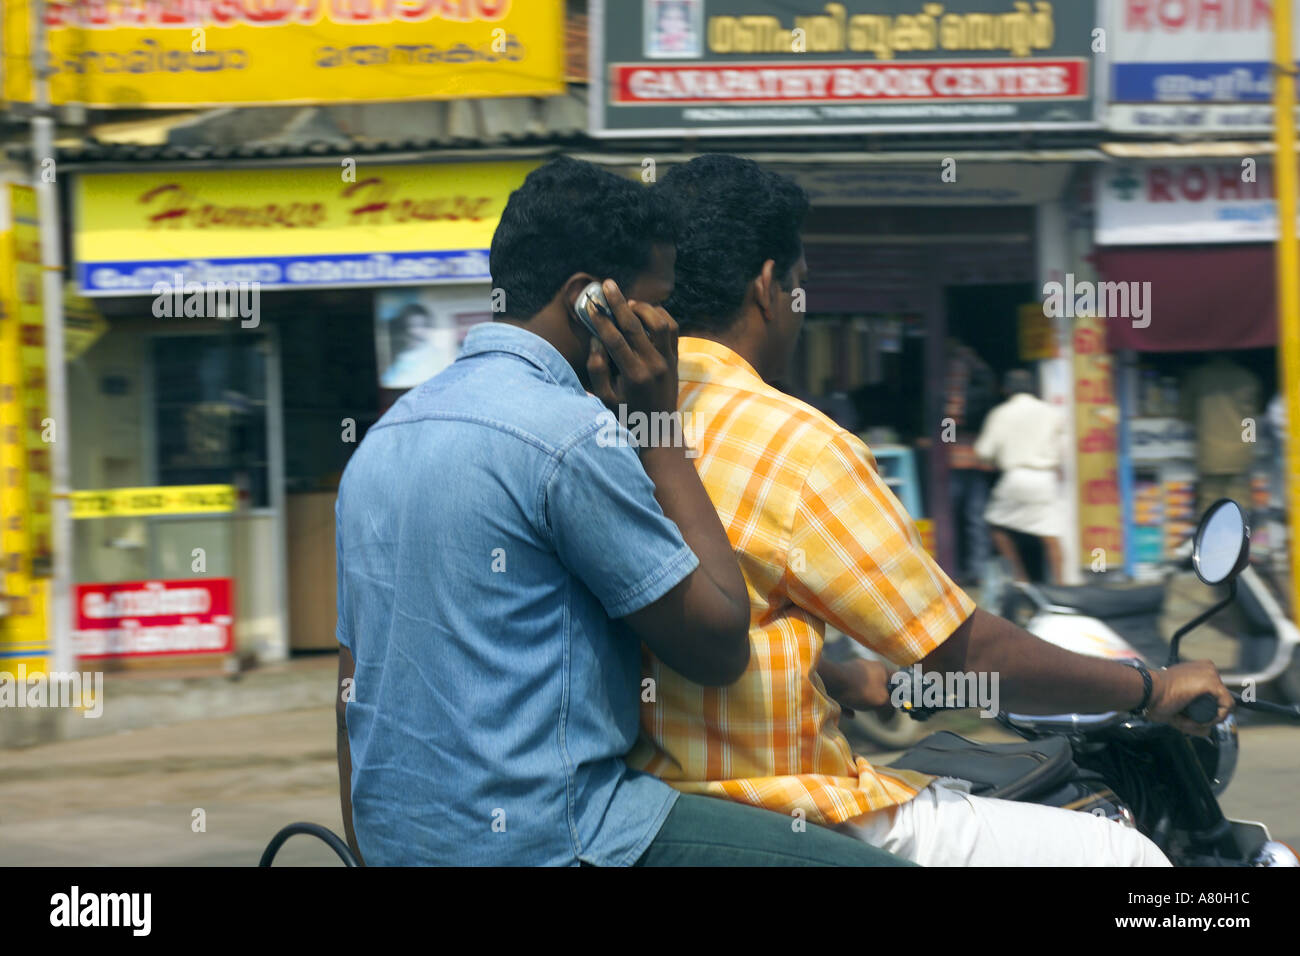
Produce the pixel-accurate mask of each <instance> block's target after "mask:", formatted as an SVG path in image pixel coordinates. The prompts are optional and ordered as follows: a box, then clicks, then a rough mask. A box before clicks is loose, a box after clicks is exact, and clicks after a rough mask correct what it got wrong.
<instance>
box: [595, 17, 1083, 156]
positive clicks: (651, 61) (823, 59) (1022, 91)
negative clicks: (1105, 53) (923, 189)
mask: <svg viewBox="0 0 1300 956" xmlns="http://www.w3.org/2000/svg"><path fill="white" fill-rule="evenodd" d="M590 10H591V29H590V44H591V49H590V57H589V59H590V69H591V84H590V89H591V93H590V98H589V102H590V110H591V119H590V123H589V126H590V129H591V131H592V133H593V134H594V135H596V136H641V135H656V134H659V135H665V134H666V135H689V134H692V133H699V132H709V133H713V134H716V135H741V136H743V135H759V136H767V135H782V134H784V135H796V134H800V133H808V132H821V133H849V132H857V131H862V132H866V131H873V132H880V131H905V130H906V131H912V130H923V131H939V132H949V131H952V130H995V129H1017V130H1022V129H1086V128H1093V127H1095V126H1097V125H1098V122H1097V118H1096V116H1095V115H1094V84H1095V77H1094V69H1093V63H1094V61H1095V54H1094V53H1093V50H1092V44H1093V31H1094V30H1095V29H1096V28H1097V20H1096V7H1095V4H1094V3H1093V2H1092V0H1073V2H1070V3H1048V2H1040V0H1036V2H1033V3H1030V2H1025V0H1018V2H1017V0H947V2H945V3H942V4H940V3H929V2H926V0H844V2H842V3H826V2H825V0H591V6H590Z"/></svg>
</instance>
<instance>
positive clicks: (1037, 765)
mask: <svg viewBox="0 0 1300 956" xmlns="http://www.w3.org/2000/svg"><path fill="white" fill-rule="evenodd" d="M889 766H891V767H897V768H898V769H900V770H916V771H919V772H921V773H928V774H931V775H933V776H936V777H956V778H957V779H958V780H969V781H970V783H971V793H973V794H975V795H976V796H980V797H998V798H1000V799H1003V800H1029V799H1032V798H1033V797H1034V795H1035V794H1038V793H1043V792H1044V791H1046V790H1048V789H1050V788H1051V787H1055V786H1058V785H1060V784H1061V783H1062V782H1063V781H1065V780H1067V779H1069V778H1070V777H1071V776H1072V775H1073V774H1074V773H1076V772H1077V770H1078V768H1077V767H1076V766H1075V763H1074V751H1073V749H1072V748H1071V746H1070V741H1069V740H1067V739H1066V738H1065V737H1043V738H1041V739H1039V740H1025V741H1016V742H1014V743H1007V744H990V743H984V742H982V741H976V740H968V739H967V738H965V737H962V736H959V735H958V734H954V733H952V732H951V731H948V730H941V731H939V732H938V733H935V734H931V735H930V736H928V737H926V738H925V739H924V740H922V741H921V742H920V743H918V744H917V745H916V746H915V747H913V748H912V749H911V750H909V751H907V753H905V754H903V755H902V756H901V757H899V758H898V759H897V760H895V761H894V762H893V763H891V764H889Z"/></svg>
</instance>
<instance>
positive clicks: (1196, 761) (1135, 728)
mask: <svg viewBox="0 0 1300 956" xmlns="http://www.w3.org/2000/svg"><path fill="white" fill-rule="evenodd" d="M1249 557H1250V532H1249V528H1248V527H1247V525H1246V520H1245V514H1244V512H1243V511H1242V510H1241V508H1240V507H1239V506H1238V505H1237V503H1236V502H1234V501H1231V500H1229V499H1226V498H1225V499H1221V500H1220V501H1218V502H1216V503H1215V504H1214V505H1213V506H1211V508H1210V509H1209V510H1208V511H1207V512H1206V513H1205V515H1204V517H1203V518H1202V519H1201V523H1200V525H1199V526H1198V528H1197V530H1196V536H1195V538H1194V539H1193V544H1192V549H1191V561H1192V568H1193V570H1194V571H1195V572H1196V576H1197V578H1198V579H1200V581H1201V582H1202V583H1203V584H1206V585H1210V586H1212V587H1217V586H1219V585H1223V584H1226V585H1227V587H1228V597H1227V598H1226V599H1225V600H1223V601H1220V602H1219V603H1218V604H1215V605H1214V606H1213V607H1211V608H1209V609H1208V610H1206V611H1204V612H1202V613H1200V614H1198V615H1197V616H1196V617H1195V618H1193V619H1192V620H1191V621H1189V622H1188V623H1186V624H1184V625H1183V626H1182V627H1180V628H1179V629H1178V631H1177V632H1176V633H1175V634H1174V635H1173V638H1172V640H1171V641H1170V642H1169V645H1168V646H1167V647H1166V646H1165V645H1164V642H1163V641H1162V642H1161V643H1160V647H1159V648H1156V647H1154V646H1152V647H1149V648H1148V651H1150V652H1153V653H1152V663H1154V664H1159V663H1162V662H1163V663H1167V664H1169V665H1173V664H1176V663H1177V662H1178V660H1179V645H1180V642H1181V641H1182V639H1183V637H1184V636H1185V635H1186V634H1187V633H1188V632H1190V631H1191V630H1193V629H1194V628H1196V627H1198V626H1200V625H1201V624H1203V623H1205V622H1206V621H1207V620H1209V619H1210V618H1211V617H1212V616H1214V615H1215V614H1216V613H1218V612H1219V611H1221V610H1223V609H1224V608H1225V607H1227V606H1228V605H1229V604H1231V603H1232V602H1233V601H1234V600H1236V599H1238V598H1239V597H1240V596H1241V595H1242V593H1243V592H1244V590H1245V589H1244V588H1241V587H1239V586H1238V583H1237V582H1238V580H1239V578H1244V577H1245V573H1244V572H1245V570H1246V569H1247V568H1248V562H1249ZM1102 593H1103V594H1104V595H1106V596H1109V595H1110V594H1111V593H1112V592H1109V591H1108V590H1107V591H1103V592H1102ZM1152 599H1153V598H1152ZM1055 606H1057V607H1062V608H1063V610H1062V611H1060V612H1053V611H1051V610H1047V609H1044V608H1042V607H1040V608H1038V610H1037V612H1036V613H1037V614H1038V615H1056V614H1059V616H1061V617H1062V618H1066V619H1067V620H1068V618H1067V612H1068V614H1069V615H1072V616H1074V617H1079V615H1078V614H1077V612H1074V611H1073V610H1072V609H1070V608H1065V607H1064V606H1063V605H1055ZM1133 606H1134V607H1138V606H1139V602H1138V601H1137V599H1136V598H1134V599H1133ZM1141 607H1142V608H1144V609H1145V604H1144V605H1141ZM1125 608H1126V609H1127V605H1126V606H1125ZM1091 610H1093V611H1094V612H1096V611H1097V609H1096V608H1095V607H1094V608H1091ZM1109 610H1110V608H1109V607H1107V608H1104V609H1103V610H1102V611H1101V612H1098V613H1096V615H1095V616H1094V617H1092V618H1084V619H1085V620H1092V621H1096V622H1097V624H1098V625H1100V626H1101V627H1105V625H1101V624H1100V622H1101V621H1102V620H1104V619H1106V612H1108V611H1109ZM1143 613H1145V610H1144V611H1143ZM1121 616H1124V617H1132V616H1137V615H1136V613H1135V614H1128V615H1121ZM1032 620H1033V619H1032V618H1031V621H1032ZM1111 620H1113V618H1112V619H1111ZM1105 631H1107V632H1109V635H1110V636H1106V634H1105V633H1103V632H1100V631H1098V632H1097V634H1096V635H1091V636H1090V635H1083V636H1080V635H1081V634H1082V631H1081V630H1077V629H1076V630H1073V631H1069V630H1067V629H1062V630H1061V631H1060V632H1059V634H1060V635H1067V637H1068V639H1069V640H1070V642H1071V647H1070V649H1071V650H1078V651H1080V652H1082V653H1085V654H1087V653H1098V652H1100V653H1101V656H1106V657H1122V656H1127V657H1134V656H1136V653H1137V652H1136V651H1135V650H1134V649H1133V648H1132V647H1131V646H1130V645H1128V642H1126V641H1124V640H1123V639H1122V638H1120V637H1119V636H1118V634H1116V632H1115V631H1113V630H1111V628H1109V627H1105ZM1276 639H1277V640H1278V641H1279V642H1281V641H1282V640H1283V636H1282V629H1281V628H1279V630H1278V634H1277V636H1276ZM1287 639H1289V640H1291V643H1292V644H1294V640H1293V635H1292V636H1291V637H1289V638H1287ZM1063 640H1064V638H1063ZM1117 641H1118V642H1119V643H1118V644H1117V643H1116V642H1117ZM1120 644H1123V645H1124V646H1125V647H1127V648H1128V649H1127V651H1125V652H1123V653H1117V652H1116V649H1117V648H1118V647H1119V646H1120ZM1062 646H1066V645H1065V644H1064V643H1062ZM1158 649H1159V650H1162V651H1163V653H1161V654H1159V655H1156V654H1154V652H1155V651H1156V650H1158ZM1274 656H1277V655H1274ZM1259 673H1260V674H1261V675H1262V674H1265V673H1267V669H1265V670H1261V671H1259ZM895 677H896V678H901V680H902V681H903V683H904V684H905V686H904V687H903V689H902V690H903V693H902V699H903V700H904V701H906V702H907V703H905V704H904V707H905V708H906V709H907V712H908V714H909V716H912V717H915V718H916V719H918V720H924V719H925V718H926V717H927V716H929V715H930V714H932V713H935V712H937V710H939V709H941V708H935V707H925V706H917V705H916V704H915V703H914V702H915V701H917V700H919V699H920V694H919V688H915V687H912V686H911V683H910V681H911V677H910V674H909V672H908V671H900V672H899V673H898V674H896V675H895ZM1233 697H1234V699H1235V700H1236V701H1237V707H1238V708H1239V709H1250V710H1258V711H1263V712H1266V713H1270V714H1274V715H1276V716H1281V717H1286V718H1289V719H1292V720H1296V721H1300V704H1292V705H1289V706H1286V705H1282V704H1276V703H1270V702H1266V701H1259V700H1254V699H1251V698H1249V697H1246V696H1245V695H1243V694H1235V693H1234V694H1233ZM1217 711H1218V703H1217V701H1216V700H1215V698H1214V697H1212V696H1211V695H1209V694H1203V695H1201V697H1199V698H1197V699H1196V700H1194V701H1192V703H1191V704H1189V705H1188V706H1187V708H1186V709H1185V710H1184V711H1183V713H1184V714H1185V715H1186V716H1187V717H1189V718H1191V719H1192V720H1194V721H1197V722H1199V723H1206V722H1208V721H1212V720H1213V719H1214V716H1215V714H1216V713H1217ZM998 721H999V723H1001V724H1002V726H1003V727H1005V728H1006V729H1008V730H1010V731H1012V732H1013V733H1015V734H1017V735H1019V736H1020V737H1022V738H1024V739H1023V740H1022V741H1020V742H1017V743H985V742H982V741H974V740H968V739H966V738H964V737H959V736H958V735H956V734H953V733H949V732H946V731H941V732H939V733H936V734H931V735H930V736H929V737H927V738H926V739H925V740H922V741H921V742H920V743H919V744H917V745H916V746H915V747H913V748H912V749H910V750H909V751H907V753H905V754H903V755H902V756H901V757H899V758H898V759H897V760H895V761H894V762H893V763H892V764H891V766H894V767H898V768H903V769H909V770H918V771H921V772H922V773H928V774H933V775H935V776H940V777H956V778H959V779H962V780H967V781H969V782H970V783H971V785H972V786H971V790H972V792H973V793H975V794H977V795H980V796H987V797H997V798H1000V799H1004V800H1017V801H1022V802H1026V803H1037V804H1042V805H1045V806H1054V807H1062V808H1065V809H1070V810H1077V811H1080V812H1084V813H1094V814H1097V815H1099V816H1104V817H1108V818H1109V819H1112V820H1114V821H1116V822H1117V823H1118V824H1120V825H1123V826H1130V827H1135V828H1137V829H1138V830H1140V831H1141V832H1142V833H1143V834H1145V835H1146V836H1148V837H1149V838H1150V839H1151V840H1152V841H1153V842H1155V844H1156V845H1157V846H1158V847H1160V849H1161V850H1162V851H1163V852H1164V853H1165V855H1166V856H1167V857H1168V858H1169V860H1170V862H1172V863H1173V864H1175V865H1176V866H1268V867H1277V866H1281V867H1300V858H1297V856H1296V854H1295V852H1294V851H1293V850H1292V849H1291V848H1290V847H1288V846H1286V845H1285V844H1283V843H1280V842H1278V841H1275V840H1273V839H1272V837H1271V836H1270V835H1269V832H1268V829H1267V827H1265V826H1264V825H1263V824H1262V823H1256V822H1253V821H1248V820H1230V819H1228V818H1226V817H1225V816H1224V815H1223V811H1222V809H1221V808H1220V806H1219V801H1218V798H1219V796H1220V795H1221V794H1222V793H1223V792H1224V791H1225V790H1226V789H1227V787H1228V784H1229V782H1230V781H1231V779H1232V775H1233V772H1234V771H1235V769H1236V766H1237V755H1238V737H1237V726H1236V715H1235V714H1229V715H1228V716H1227V717H1226V718H1225V719H1224V720H1222V721H1220V722H1219V723H1217V724H1216V725H1215V726H1214V728H1213V730H1212V732H1211V734H1210V735H1209V736H1208V737H1189V736H1188V735H1186V734H1184V733H1182V732H1181V731H1179V730H1177V729H1176V728H1174V727H1172V726H1170V725H1168V724H1160V723H1153V722H1151V721H1148V720H1146V719H1145V718H1143V717H1139V716H1136V715H1134V714H1130V713H1124V712H1112V713H1104V714H1056V715H1047V716H1039V715H1027V714H1014V713H1006V712H1003V713H1000V714H999V715H998Z"/></svg>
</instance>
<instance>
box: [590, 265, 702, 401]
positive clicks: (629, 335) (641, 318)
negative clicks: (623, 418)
mask: <svg viewBox="0 0 1300 956" xmlns="http://www.w3.org/2000/svg"><path fill="white" fill-rule="evenodd" d="M593 285H595V286H596V287H597V291H599V292H600V293H601V295H600V300H599V301H600V303H601V305H602V306H603V308H601V307H600V306H597V305H595V304H594V303H595V302H596V299H595V296H594V295H593V296H588V295H587V293H588V291H589V290H591V286H590V285H589V286H587V287H586V288H585V289H583V291H582V293H581V295H579V298H578V303H575V306H574V308H575V311H578V312H579V317H580V318H581V317H582V316H583V315H585V316H586V317H587V318H588V319H590V320H591V324H592V326H594V328H593V329H592V333H593V337H592V344H591V354H590V355H589V356H588V358H587V373H588V376H589V377H590V379H591V387H592V388H591V390H592V392H593V393H594V394H595V395H596V396H597V397H598V398H599V399H600V400H601V401H603V402H604V403H605V404H606V405H608V406H610V407H611V408H614V407H617V406H618V405H626V406H627V408H628V410H629V411H641V412H646V413H654V412H674V411H676V410H677V323H676V322H674V321H673V318H672V316H670V315H669V314H668V313H667V312H665V311H664V310H663V309H662V308H659V307H657V306H653V305H650V304H649V303H648V302H635V301H633V302H628V301H627V300H626V299H624V298H623V293H622V292H621V291H620V290H619V288H618V285H617V284H615V283H614V281H613V280H612V279H606V280H605V281H604V282H603V283H593ZM584 298H585V300H586V302H585V303H584ZM579 305H581V306H582V307H581V308H579ZM588 306H590V307H588ZM584 324H585V323H584ZM602 345H603V346H604V348H601V346H602Z"/></svg>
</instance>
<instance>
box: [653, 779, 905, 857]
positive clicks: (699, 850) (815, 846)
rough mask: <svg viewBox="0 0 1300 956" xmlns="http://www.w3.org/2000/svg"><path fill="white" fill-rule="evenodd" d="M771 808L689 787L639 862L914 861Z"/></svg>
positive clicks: (679, 798) (678, 799)
mask: <svg viewBox="0 0 1300 956" xmlns="http://www.w3.org/2000/svg"><path fill="white" fill-rule="evenodd" d="M795 822H796V821H795V818H794V817H792V816H789V815H787V814H784V813H775V812H773V811H771V810H760V809H758V808H757V807H750V806H746V805H745V804H743V803H732V802H731V801H730V800H722V799H718V798H716V797H700V796H696V795H695V794H690V793H684V794H682V795H681V796H680V797H678V798H677V803H676V804H674V805H673V809H672V811H671V812H670V813H669V814H668V819H667V820H665V821H664V825H663V827H661V828H660V830H659V834H658V836H656V837H655V838H654V841H653V842H652V843H651V844H650V847H649V849H647V850H646V851H645V853H643V854H642V855H641V859H639V860H637V862H636V865H637V866H909V865H910V864H909V863H908V862H907V861H906V860H903V859H900V858H899V857H896V856H894V855H893V854H891V853H887V852H885V851H884V850H881V849H877V848H876V847H874V846H870V845H868V844H866V843H863V842H862V841H860V840H856V839H854V838H853V837H850V836H847V835H845V834H840V833H836V832H835V831H834V830H830V829H827V828H826V827H822V826H818V825H817V824H815V823H808V822H805V821H799V822H798V825H799V829H796V828H795Z"/></svg>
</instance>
